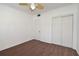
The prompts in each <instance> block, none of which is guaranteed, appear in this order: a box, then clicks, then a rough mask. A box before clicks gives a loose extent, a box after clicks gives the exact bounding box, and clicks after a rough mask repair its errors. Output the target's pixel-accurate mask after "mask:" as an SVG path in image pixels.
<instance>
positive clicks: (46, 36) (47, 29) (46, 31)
mask: <svg viewBox="0 0 79 59" xmlns="http://www.w3.org/2000/svg"><path fill="white" fill-rule="evenodd" d="M69 14H73V15H74V19H73V22H74V23H73V48H74V49H76V50H77V4H72V5H69V6H65V7H61V8H57V9H54V10H50V11H48V12H45V13H42V14H41V16H40V17H39V18H37V17H36V16H34V19H37V20H38V21H39V22H40V24H38V25H39V26H40V33H38V32H39V30H38V32H36V34H39V35H40V40H41V41H45V42H50V43H52V31H51V25H52V18H53V17H56V16H63V15H69ZM36 29H37V28H36ZM38 37H39V36H38ZM36 38H37V36H36Z"/></svg>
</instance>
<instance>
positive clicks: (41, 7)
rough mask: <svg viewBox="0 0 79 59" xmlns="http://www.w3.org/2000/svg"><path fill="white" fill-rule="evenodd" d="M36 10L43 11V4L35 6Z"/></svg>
mask: <svg viewBox="0 0 79 59" xmlns="http://www.w3.org/2000/svg"><path fill="white" fill-rule="evenodd" d="M36 9H38V10H43V9H44V6H43V4H40V3H38V4H37V6H36Z"/></svg>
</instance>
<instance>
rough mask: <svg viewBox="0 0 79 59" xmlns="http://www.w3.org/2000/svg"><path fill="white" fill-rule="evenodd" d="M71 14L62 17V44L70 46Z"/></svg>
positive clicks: (71, 41)
mask: <svg viewBox="0 0 79 59" xmlns="http://www.w3.org/2000/svg"><path fill="white" fill-rule="evenodd" d="M72 34H73V33H72V16H66V17H62V44H63V45H64V46H67V47H72V45H73V40H72Z"/></svg>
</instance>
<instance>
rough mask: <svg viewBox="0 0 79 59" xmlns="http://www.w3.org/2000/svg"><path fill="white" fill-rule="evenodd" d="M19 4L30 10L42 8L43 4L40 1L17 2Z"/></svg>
mask: <svg viewBox="0 0 79 59" xmlns="http://www.w3.org/2000/svg"><path fill="white" fill-rule="evenodd" d="M19 5H20V6H22V7H26V8H29V9H30V10H32V11H34V10H39V11H41V10H43V9H44V5H43V4H42V3H19Z"/></svg>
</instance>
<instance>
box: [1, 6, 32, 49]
mask: <svg viewBox="0 0 79 59" xmlns="http://www.w3.org/2000/svg"><path fill="white" fill-rule="evenodd" d="M30 39H32V17H31V16H30V15H29V14H28V13H27V11H26V12H24V11H22V10H20V9H18V8H11V7H9V6H7V5H0V50H3V49H6V48H9V47H12V46H14V45H17V44H21V43H23V42H25V41H28V40H30Z"/></svg>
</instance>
